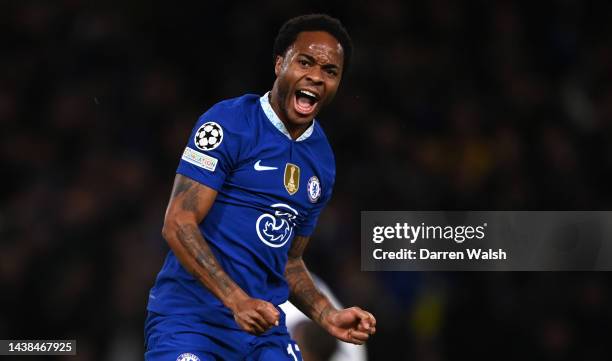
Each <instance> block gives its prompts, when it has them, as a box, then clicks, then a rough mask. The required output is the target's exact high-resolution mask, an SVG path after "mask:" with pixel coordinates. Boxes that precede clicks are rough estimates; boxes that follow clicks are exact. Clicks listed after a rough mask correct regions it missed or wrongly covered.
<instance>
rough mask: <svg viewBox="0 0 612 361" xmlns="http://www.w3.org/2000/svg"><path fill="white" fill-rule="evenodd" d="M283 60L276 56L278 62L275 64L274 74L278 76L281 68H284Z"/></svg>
mask: <svg viewBox="0 0 612 361" xmlns="http://www.w3.org/2000/svg"><path fill="white" fill-rule="evenodd" d="M283 60H284V59H283V57H282V56H280V55H277V56H276V61H275V62H274V74H276V76H278V74H280V71H281V68H282V67H283Z"/></svg>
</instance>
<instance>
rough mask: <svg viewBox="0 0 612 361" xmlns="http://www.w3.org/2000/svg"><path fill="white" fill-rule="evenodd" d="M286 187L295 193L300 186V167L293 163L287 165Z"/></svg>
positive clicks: (290, 192)
mask: <svg viewBox="0 0 612 361" xmlns="http://www.w3.org/2000/svg"><path fill="white" fill-rule="evenodd" d="M284 183H285V189H286V190H287V192H289V194H291V195H294V194H295V193H296V192H297V191H298V189H299V188H300V167H298V166H297V165H295V164H293V163H287V165H285V181H284Z"/></svg>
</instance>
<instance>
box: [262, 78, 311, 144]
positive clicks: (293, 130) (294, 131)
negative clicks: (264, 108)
mask: <svg viewBox="0 0 612 361" xmlns="http://www.w3.org/2000/svg"><path fill="white" fill-rule="evenodd" d="M268 100H269V101H270V106H272V110H274V113H276V115H277V116H278V119H280V120H281V122H283V124H284V125H285V128H286V129H287V131H288V132H289V135H290V136H291V139H293V140H296V139H298V138H299V137H300V136H301V135H302V134H304V132H305V131H306V129H308V127H310V125H311V124H312V120H310V122H308V123H306V124H292V123H291V122H290V121H289V116H288V115H287V110H286V109H284V108H283V106H281V97H280V96H279V94H278V89H277V88H276V84H275V85H274V87H273V88H272V90H271V91H270V93H268Z"/></svg>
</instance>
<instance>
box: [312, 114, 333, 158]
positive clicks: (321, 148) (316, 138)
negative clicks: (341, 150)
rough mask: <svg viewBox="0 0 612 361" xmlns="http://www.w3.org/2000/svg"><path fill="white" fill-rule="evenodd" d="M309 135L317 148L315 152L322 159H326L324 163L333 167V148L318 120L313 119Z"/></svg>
mask: <svg viewBox="0 0 612 361" xmlns="http://www.w3.org/2000/svg"><path fill="white" fill-rule="evenodd" d="M311 137H312V140H313V144H315V147H316V148H317V152H318V153H319V154H320V155H321V157H322V158H323V160H324V161H326V163H330V164H332V165H333V166H334V168H335V166H336V159H335V157H334V150H333V148H332V146H331V145H330V144H329V140H328V139H327V135H326V134H325V131H324V130H323V127H322V126H321V124H320V123H319V121H315V123H314V129H313V132H312V136H311Z"/></svg>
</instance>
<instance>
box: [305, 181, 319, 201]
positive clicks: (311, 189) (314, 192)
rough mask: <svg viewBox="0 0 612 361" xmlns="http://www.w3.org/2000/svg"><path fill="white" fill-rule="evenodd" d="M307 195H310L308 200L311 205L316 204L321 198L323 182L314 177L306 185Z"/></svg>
mask: <svg viewBox="0 0 612 361" xmlns="http://www.w3.org/2000/svg"><path fill="white" fill-rule="evenodd" d="M306 193H308V200H310V202H311V203H316V202H317V201H318V200H319V197H321V182H319V178H317V176H314V175H313V176H312V177H310V179H309V180H308V183H307V184H306Z"/></svg>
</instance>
